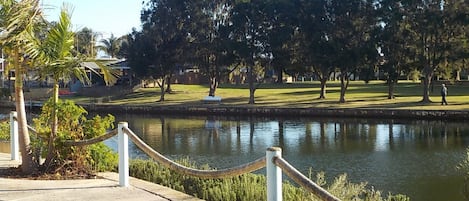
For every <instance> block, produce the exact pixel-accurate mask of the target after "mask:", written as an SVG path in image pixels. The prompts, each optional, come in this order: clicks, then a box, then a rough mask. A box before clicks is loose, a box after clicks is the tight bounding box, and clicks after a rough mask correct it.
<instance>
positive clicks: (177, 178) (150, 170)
mask: <svg viewBox="0 0 469 201" xmlns="http://www.w3.org/2000/svg"><path fill="white" fill-rule="evenodd" d="M178 163H180V164H182V165H185V166H188V167H192V168H196V167H195V165H194V164H193V163H191V162H189V160H187V159H183V160H180V161H178ZM129 169H130V174H131V176H133V177H136V178H140V179H144V180H147V181H150V182H153V183H157V184H160V185H164V186H167V187H170V188H172V189H175V190H178V191H181V192H184V193H186V194H189V195H193V196H196V197H198V198H201V199H204V200H208V201H218V200H266V198H267V196H266V195H267V192H266V186H267V184H266V178H265V176H263V175H258V174H252V173H248V174H243V175H241V176H237V177H232V178H226V179H200V178H196V177H192V176H187V175H182V174H179V173H176V172H174V171H171V170H169V169H168V168H165V167H163V166H160V165H158V164H157V163H155V162H153V161H149V160H132V161H131V162H130V167H129ZM199 169H210V168H209V167H208V166H203V167H199ZM316 183H317V184H319V185H321V186H323V187H325V184H326V182H325V179H324V173H318V174H317V176H316ZM325 188H326V189H327V190H328V191H329V192H331V193H332V194H333V195H335V196H337V197H338V198H340V199H342V200H356V201H358V200H364V201H371V200H372V201H380V200H382V201H408V200H409V198H408V197H407V196H405V195H388V196H386V197H384V198H383V197H382V196H381V193H380V192H379V191H375V190H373V189H367V188H366V183H360V184H353V183H350V182H349V181H347V177H346V175H345V174H344V175H341V176H339V177H337V178H336V179H335V180H334V182H333V183H332V184H331V185H329V186H328V187H325ZM283 199H284V200H304V201H306V200H314V201H315V200H320V199H319V198H318V197H316V196H314V195H313V194H311V193H309V192H307V191H305V190H304V189H303V188H299V187H296V186H294V185H292V184H290V183H288V182H285V183H284V184H283Z"/></svg>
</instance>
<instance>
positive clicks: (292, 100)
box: [72, 81, 469, 110]
mask: <svg viewBox="0 0 469 201" xmlns="http://www.w3.org/2000/svg"><path fill="white" fill-rule="evenodd" d="M172 89H173V93H171V94H166V96H165V101H164V102H156V101H157V100H158V99H159V89H158V88H142V89H138V90H136V91H135V92H133V93H131V94H127V95H125V96H120V97H109V98H108V97H104V98H100V99H99V100H100V101H101V100H104V101H103V102H104V103H105V104H112V105H145V106H161V105H162V106H164V105H201V104H203V103H202V99H203V97H205V96H207V95H208V87H207V86H204V85H181V84H173V85H172ZM468 89H469V84H454V85H451V84H450V85H449V86H448V90H449V96H448V98H447V100H448V102H449V105H447V106H442V105H440V100H441V97H440V92H439V91H440V86H439V85H437V84H436V85H435V86H434V90H433V92H431V95H430V99H431V100H432V101H433V102H432V103H429V104H423V103H420V100H421V99H422V85H421V84H420V83H415V82H410V81H401V82H400V83H399V84H398V85H397V87H396V90H395V95H396V98H395V99H392V100H389V99H387V90H388V88H387V85H386V84H385V83H384V82H382V81H372V82H370V83H368V84H365V83H364V82H363V81H352V82H351V83H350V86H349V88H348V90H347V92H346V100H347V102H346V103H342V104H339V103H338V100H339V96H340V82H330V83H328V85H327V94H326V99H318V97H319V91H320V85H319V83H318V82H304V83H292V84H262V85H261V86H260V88H259V89H258V90H257V91H256V94H255V95H256V104H255V105H248V104H247V102H248V99H249V89H248V87H247V86H246V85H221V86H220V87H219V88H218V89H217V91H216V95H217V96H220V97H222V103H221V104H223V105H229V106H235V107H239V106H242V107H256V106H261V107H262V106H265V107H286V108H289V107H290V108H309V107H321V108H368V109H383V108H388V109H415V110H469V90H468ZM72 99H74V100H75V101H77V102H78V103H91V102H96V100H97V99H96V98H93V99H92V98H89V97H73V98H72ZM109 99H110V100H109Z"/></svg>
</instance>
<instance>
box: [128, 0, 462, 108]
mask: <svg viewBox="0 0 469 201" xmlns="http://www.w3.org/2000/svg"><path fill="white" fill-rule="evenodd" d="M468 9H469V3H468V2H467V1H439V0H428V1H394V0H381V1H369V0H364V1H353V0H341V1H338V0H318V1H284V0H265V1H249V0H243V1H228V0H217V1H201V0H194V1H186V0H184V1H172V2H170V1H167V0H152V1H149V3H148V4H147V7H145V8H144V10H143V12H142V13H143V14H142V27H143V29H142V31H134V33H132V35H131V37H132V38H134V39H138V40H129V44H128V46H129V47H137V49H138V50H139V51H135V48H128V49H127V53H126V54H127V55H128V59H129V64H130V66H131V67H132V69H133V70H135V71H140V72H152V73H141V74H140V75H143V76H148V75H158V76H161V75H162V74H166V73H175V71H174V70H175V67H176V66H178V67H177V68H180V69H176V70H184V69H185V68H198V69H199V70H200V72H201V73H202V74H203V75H206V76H207V77H208V79H207V80H208V81H209V82H210V85H209V87H210V91H209V95H214V94H215V89H216V88H217V87H218V82H220V83H222V82H223V81H224V80H227V78H230V76H233V75H227V73H233V72H234V68H233V69H228V67H229V66H239V67H240V69H237V70H238V71H242V75H241V76H243V78H246V77H247V78H248V79H247V81H248V82H249V83H251V85H250V87H249V89H250V99H249V103H254V102H255V101H254V93H255V91H256V88H257V87H258V85H257V84H259V83H256V84H253V83H254V82H264V81H265V80H263V79H259V78H264V77H268V76H272V78H274V77H273V75H274V74H276V75H277V78H278V81H281V80H282V78H281V76H282V73H284V72H285V73H288V74H290V75H291V76H304V75H306V76H311V75H312V74H314V76H313V77H314V78H315V79H316V80H321V82H322V87H321V88H322V90H321V91H319V93H320V98H325V93H326V82H327V81H328V79H330V76H331V74H333V73H334V74H335V73H336V72H337V75H338V76H340V78H341V81H342V82H343V83H342V85H341V92H342V93H341V94H340V95H341V96H340V97H339V100H340V102H345V92H346V90H347V87H348V83H349V79H350V78H351V77H354V78H356V77H357V76H356V75H357V73H362V76H360V77H361V78H364V76H363V75H364V74H365V73H368V75H370V73H371V72H374V70H375V68H376V66H379V70H380V71H379V73H381V74H382V75H384V76H385V78H386V79H387V81H388V82H387V83H388V97H391V98H393V97H394V90H395V86H394V85H396V84H397V79H398V77H399V76H401V75H402V74H403V73H408V72H410V69H418V70H419V71H420V72H421V73H422V76H423V78H424V79H423V81H424V86H425V87H424V88H423V90H424V93H423V94H424V98H423V99H424V101H425V102H427V101H429V100H428V96H429V93H428V86H429V84H430V81H431V79H432V78H433V76H434V75H441V76H443V75H444V76H445V77H448V76H451V77H452V78H453V77H459V76H460V73H461V72H464V71H463V69H467V64H466V63H467V62H466V60H467V55H468V53H467V49H468V48H467V30H468V29H467V25H468V22H469V20H468V15H467V13H468ZM168 16H171V17H168ZM142 44H143V45H142ZM136 52H139V54H138V55H137V54H136ZM174 58H177V59H176V60H174ZM138 60H141V61H138ZM142 62H146V65H139V63H142ZM161 64H163V67H164V68H163V67H160V66H159V65H161ZM175 64H176V65H175ZM255 64H262V65H258V66H257V67H259V66H260V67H261V68H262V69H261V70H259V71H256V69H255V68H254V67H255ZM142 68H143V69H144V70H142ZM169 69H172V70H173V71H172V72H171V71H170V70H169ZM273 69H274V70H273ZM436 70H438V72H437V74H435V72H436ZM454 71H456V73H453V74H451V72H454ZM167 76H169V77H170V76H171V75H170V74H167ZM222 76H226V77H222ZM365 78H366V77H365ZM368 79H369V77H368ZM457 79H458V78H456V80H457ZM228 80H229V79H228ZM272 80H275V79H272ZM229 81H233V80H229ZM421 94H422V93H421Z"/></svg>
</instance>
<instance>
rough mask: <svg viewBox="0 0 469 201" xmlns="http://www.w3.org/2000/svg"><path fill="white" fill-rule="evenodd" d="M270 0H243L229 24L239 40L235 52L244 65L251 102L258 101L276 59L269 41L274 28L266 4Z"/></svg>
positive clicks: (235, 8)
mask: <svg viewBox="0 0 469 201" xmlns="http://www.w3.org/2000/svg"><path fill="white" fill-rule="evenodd" d="M269 3H271V1H240V2H238V3H237V4H235V6H234V8H233V11H232V18H231V20H232V23H230V29H231V39H232V40H234V41H236V44H235V49H236V50H235V54H236V55H237V57H238V58H239V63H240V64H241V65H242V66H244V69H245V72H246V73H247V79H248V84H249V102H248V103H249V104H254V103H255V96H254V94H255V92H256V90H257V88H258V87H259V85H260V84H261V83H262V82H263V81H264V78H265V72H266V69H267V68H268V67H269V65H267V64H269V63H270V62H269V61H271V60H272V58H273V55H272V51H271V47H270V44H269V43H268V42H269V41H268V36H269V31H270V30H271V27H272V22H271V21H270V17H271V16H269V13H268V11H267V9H268V7H267V5H268V4H269Z"/></svg>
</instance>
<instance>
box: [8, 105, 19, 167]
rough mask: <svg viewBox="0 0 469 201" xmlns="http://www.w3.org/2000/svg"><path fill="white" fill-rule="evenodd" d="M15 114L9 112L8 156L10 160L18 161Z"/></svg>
mask: <svg viewBox="0 0 469 201" xmlns="http://www.w3.org/2000/svg"><path fill="white" fill-rule="evenodd" d="M16 117H17V113H16V112H15V111H11V112H10V155H11V160H14V161H19V160H20V153H19V152H20V146H19V138H18V121H16Z"/></svg>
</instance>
